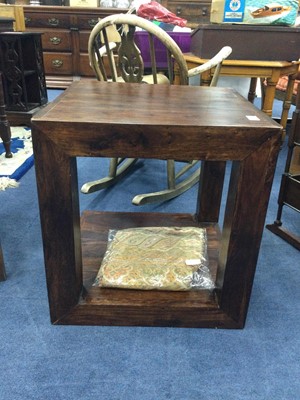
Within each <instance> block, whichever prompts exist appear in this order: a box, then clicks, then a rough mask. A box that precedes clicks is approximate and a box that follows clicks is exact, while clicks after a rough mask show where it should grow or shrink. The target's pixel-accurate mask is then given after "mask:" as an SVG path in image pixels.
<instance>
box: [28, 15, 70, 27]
mask: <svg viewBox="0 0 300 400" xmlns="http://www.w3.org/2000/svg"><path fill="white" fill-rule="evenodd" d="M25 26H26V28H27V29H28V28H31V27H34V28H65V29H68V28H69V27H70V17H69V15H63V14H57V13H43V14H41V13H35V12H25Z"/></svg>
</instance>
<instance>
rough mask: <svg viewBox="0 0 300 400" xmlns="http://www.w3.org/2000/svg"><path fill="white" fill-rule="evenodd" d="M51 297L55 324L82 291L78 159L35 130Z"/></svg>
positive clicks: (38, 182) (45, 252)
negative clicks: (65, 152)
mask: <svg viewBox="0 0 300 400" xmlns="http://www.w3.org/2000/svg"><path fill="white" fill-rule="evenodd" d="M32 139H33V148H34V154H35V168H36V179H37V186H38V194H39V206H40V215H41V225H42V231H43V241H44V258H45V265H46V277H47V286H48V297H49V304H50V314H51V321H52V323H55V322H57V321H58V320H59V319H61V318H62V317H63V316H64V315H66V314H67V313H68V312H69V311H70V310H71V309H72V308H73V307H74V306H75V305H76V304H77V303H78V300H79V297H80V295H81V291H82V257H81V237H80V217H79V197H78V181H77V165H76V158H75V157H71V156H69V155H66V154H64V153H63V152H61V151H60V149H59V148H58V147H56V145H55V143H53V142H52V141H50V140H46V139H45V138H44V135H43V134H42V132H40V131H39V130H38V129H36V128H34V127H33V128H32Z"/></svg>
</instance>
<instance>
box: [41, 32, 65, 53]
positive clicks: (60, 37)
mask: <svg viewBox="0 0 300 400" xmlns="http://www.w3.org/2000/svg"><path fill="white" fill-rule="evenodd" d="M42 44H43V50H44V51H45V50H46V51H47V50H50V51H71V49H72V44H71V35H70V32H69V31H60V30H58V29H53V30H48V31H46V32H44V33H43V35H42Z"/></svg>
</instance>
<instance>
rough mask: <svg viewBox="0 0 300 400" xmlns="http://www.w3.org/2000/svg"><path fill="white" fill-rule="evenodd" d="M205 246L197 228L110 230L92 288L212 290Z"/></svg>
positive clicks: (204, 233)
mask: <svg viewBox="0 0 300 400" xmlns="http://www.w3.org/2000/svg"><path fill="white" fill-rule="evenodd" d="M206 247H207V244H206V231H205V229H202V228H197V227H183V228H179V227H145V228H132V229H123V230H117V231H110V232H109V242H108V247H107V251H106V253H105V255H104V258H103V261H102V264H101V267H100V269H99V272H98V275H97V278H96V281H95V285H99V286H102V287H115V288H123V289H141V290H151V289H157V290H190V289H191V288H193V287H195V286H196V287H201V286H203V287H205V288H208V289H211V288H213V286H214V284H213V281H212V280H211V277H210V273H209V270H208V268H207V266H206ZM199 274H200V275H199Z"/></svg>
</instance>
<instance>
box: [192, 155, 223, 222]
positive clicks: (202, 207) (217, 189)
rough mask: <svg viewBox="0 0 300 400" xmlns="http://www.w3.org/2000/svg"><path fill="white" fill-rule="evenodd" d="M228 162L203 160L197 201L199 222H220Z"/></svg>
mask: <svg viewBox="0 0 300 400" xmlns="http://www.w3.org/2000/svg"><path fill="white" fill-rule="evenodd" d="M225 167H226V162H225V161H224V162H216V161H202V163H201V172H200V182H199V192H198V201H197V211H196V215H197V219H198V221H199V222H218V220H219V213H220V205H221V199H222V191H223V183H224V176H225Z"/></svg>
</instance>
